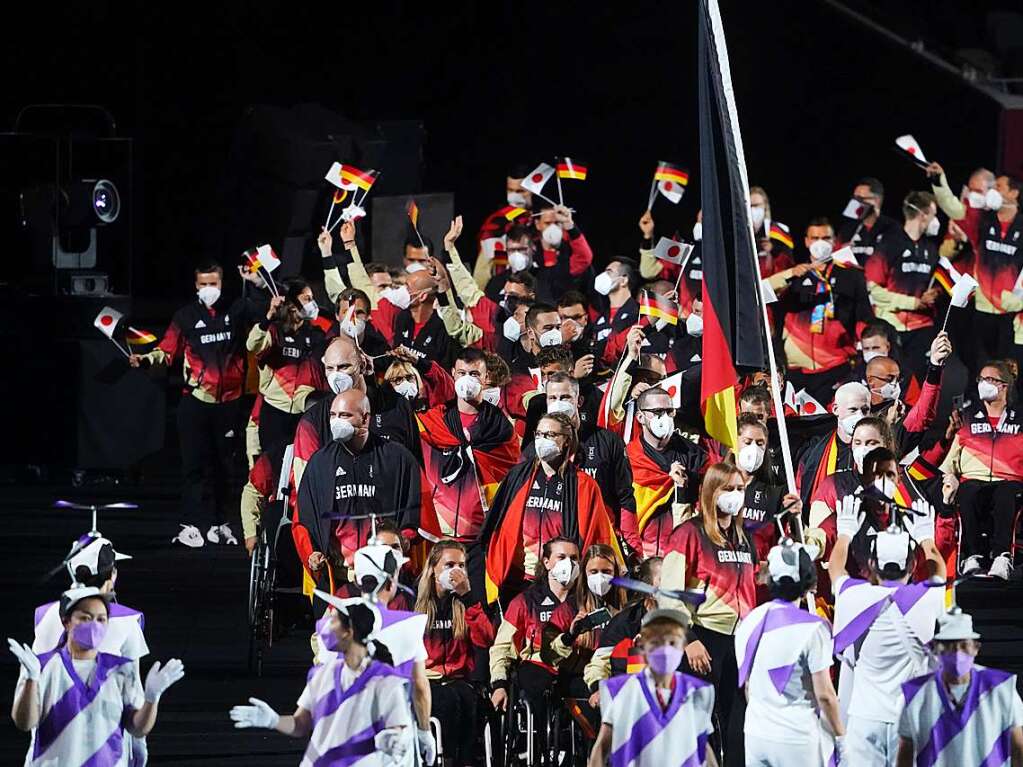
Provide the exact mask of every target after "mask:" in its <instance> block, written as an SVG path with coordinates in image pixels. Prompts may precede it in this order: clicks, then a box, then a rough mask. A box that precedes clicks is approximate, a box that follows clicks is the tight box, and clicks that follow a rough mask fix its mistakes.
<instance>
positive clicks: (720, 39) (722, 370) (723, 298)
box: [698, 0, 764, 447]
mask: <svg viewBox="0 0 1023 767" xmlns="http://www.w3.org/2000/svg"><path fill="white" fill-rule="evenodd" d="M698 63H699V115H700V118H699V119H700V192H701V200H702V203H703V242H702V245H703V252H702V258H703V353H702V355H701V356H702V358H703V369H702V379H701V387H700V406H701V409H702V411H703V418H704V426H705V428H706V431H707V433H708V434H709V435H710V436H711V437H713V438H714V439H716V440H718V441H719V442H721V443H722V444H724V445H727V446H729V447H734V446H735V442H736V436H735V427H736V418H735V403H736V391H735V389H736V384H737V376H736V366H737V365H742V366H746V367H755V368H762V367H763V366H764V347H763V337H764V334H763V327H762V321H761V308H760V304H759V301H760V290H759V274H758V267H757V249H756V246H755V243H754V241H753V223H752V221H751V219H750V203H749V192H748V190H749V184H748V183H747V179H746V161H745V157H744V155H743V149H742V138H741V136H740V135H739V120H738V116H737V115H736V113H735V104H734V101H732V83H731V74H730V72H729V68H728V54H727V51H726V50H725V44H724V35H723V33H722V31H721V18H720V16H719V14H718V7H717V2H716V0H700V8H699V56H698ZM733 299H735V300H734V301H733Z"/></svg>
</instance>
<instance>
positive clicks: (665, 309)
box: [639, 290, 678, 325]
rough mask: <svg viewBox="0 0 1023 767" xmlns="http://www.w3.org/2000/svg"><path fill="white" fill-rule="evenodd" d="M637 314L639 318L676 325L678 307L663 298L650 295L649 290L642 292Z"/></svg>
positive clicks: (654, 294) (655, 294)
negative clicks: (650, 318)
mask: <svg viewBox="0 0 1023 767" xmlns="http://www.w3.org/2000/svg"><path fill="white" fill-rule="evenodd" d="M639 314H640V316H641V317H653V318H654V319H658V320H664V321H665V322H668V323H670V324H672V325H677V324H678V305H677V304H676V303H675V302H674V301H671V300H670V299H667V298H665V297H664V296H661V295H658V294H657V293H651V292H650V291H649V290H644V291H643V295H642V296H640V299H639Z"/></svg>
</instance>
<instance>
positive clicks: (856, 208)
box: [842, 197, 871, 221]
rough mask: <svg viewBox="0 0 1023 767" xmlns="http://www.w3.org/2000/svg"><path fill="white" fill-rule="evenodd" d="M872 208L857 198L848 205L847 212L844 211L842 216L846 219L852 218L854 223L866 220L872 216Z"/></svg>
mask: <svg viewBox="0 0 1023 767" xmlns="http://www.w3.org/2000/svg"><path fill="white" fill-rule="evenodd" d="M870 210H871V208H870V206H869V205H867V204H865V203H862V202H860V201H859V200H857V199H856V198H855V197H853V198H852V199H851V200H849V202H848V203H846V206H845V210H843V211H842V215H843V216H845V217H846V218H851V219H853V220H854V221H859V220H860V219H861V218H866V217H867V216H868V215H870Z"/></svg>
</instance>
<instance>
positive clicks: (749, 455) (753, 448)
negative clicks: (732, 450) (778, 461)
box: [736, 443, 764, 474]
mask: <svg viewBox="0 0 1023 767" xmlns="http://www.w3.org/2000/svg"><path fill="white" fill-rule="evenodd" d="M736 462H737V463H738V464H739V468H740V469H742V470H743V471H745V472H746V473H748V474H752V473H753V472H754V471H756V470H757V469H759V468H760V467H761V465H763V463H764V448H762V447H760V446H759V445H755V444H752V443H750V444H749V445H744V446H743V447H742V448H740V450H739V455H738V456H737V457H736Z"/></svg>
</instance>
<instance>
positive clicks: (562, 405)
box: [547, 399, 576, 418]
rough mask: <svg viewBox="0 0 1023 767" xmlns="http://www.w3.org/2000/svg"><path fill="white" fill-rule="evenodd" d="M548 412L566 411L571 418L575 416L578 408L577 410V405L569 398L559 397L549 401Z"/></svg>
mask: <svg viewBox="0 0 1023 767" xmlns="http://www.w3.org/2000/svg"><path fill="white" fill-rule="evenodd" d="M547 412H548V413H564V414H565V415H567V416H568V417H569V418H574V417H575V413H576V410H575V405H573V404H572V403H571V402H569V401H568V400H567V399H558V400H554V402H548V403H547Z"/></svg>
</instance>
